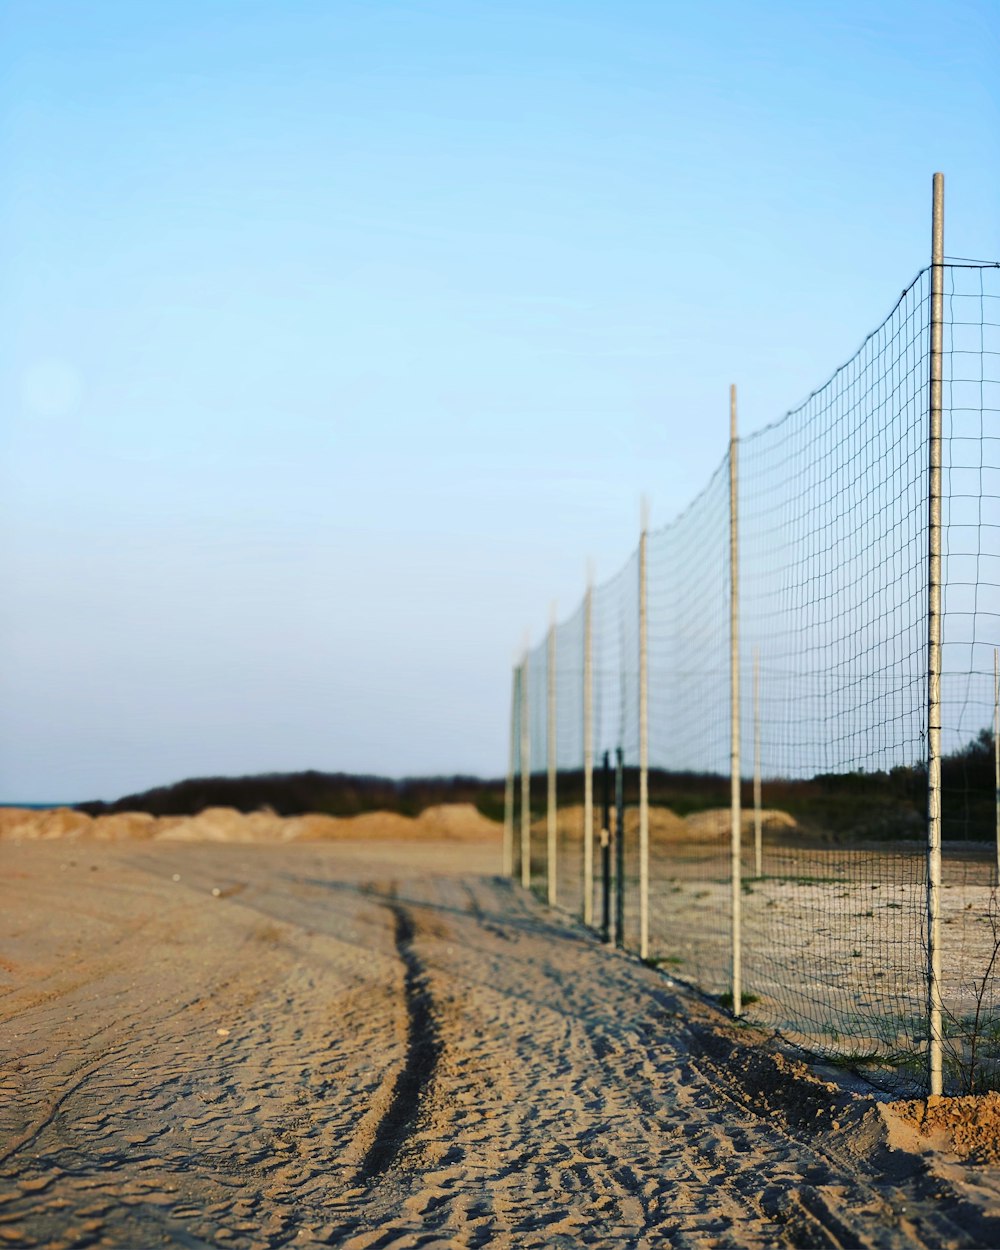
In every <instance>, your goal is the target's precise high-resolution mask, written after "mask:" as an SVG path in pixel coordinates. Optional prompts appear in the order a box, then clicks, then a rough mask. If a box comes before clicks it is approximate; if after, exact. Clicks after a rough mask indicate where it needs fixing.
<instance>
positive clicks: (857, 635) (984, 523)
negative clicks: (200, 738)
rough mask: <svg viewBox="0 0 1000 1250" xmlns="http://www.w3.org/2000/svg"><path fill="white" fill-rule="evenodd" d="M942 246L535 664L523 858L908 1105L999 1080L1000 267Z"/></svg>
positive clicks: (510, 830)
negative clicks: (958, 257) (869, 329)
mask: <svg viewBox="0 0 1000 1250" xmlns="http://www.w3.org/2000/svg"><path fill="white" fill-rule="evenodd" d="M935 192H936V195H935V203H936V210H937V211H936V218H935V228H934V238H935V246H936V249H937V250H936V251H935V253H934V254H933V258H932V264H931V265H930V266H929V267H928V268H927V269H925V270H923V271H922V272H921V273H919V274H918V275H917V277H916V279H915V280H914V281H913V282H912V283H911V284H910V285H909V286H908V287H907V289H906V290H905V291H904V292H903V294H902V296H901V297H900V298H899V300H898V301H897V303H896V305H895V307H894V308H893V309H892V311H891V313H890V314H889V316H888V317H887V318H886V319H885V321H884V322H883V323H882V324H881V325H880V326H879V328H878V329H877V330H875V331H874V332H873V333H872V334H871V335H869V337H868V338H867V339H866V340H865V342H864V343H863V345H862V347H861V348H860V349H859V351H858V352H857V354H856V355H855V356H854V357H853V358H852V359H851V360H849V361H848V362H847V363H846V364H845V365H843V366H842V367H841V368H840V369H838V370H837V372H836V373H835V374H834V375H833V376H832V377H831V378H830V380H829V381H828V382H827V383H826V384H825V385H824V386H822V387H821V388H820V389H819V390H817V391H816V392H815V393H814V394H812V395H811V396H810V397H809V399H808V400H806V402H805V403H804V404H802V405H800V406H799V407H798V408H796V409H794V410H793V411H791V412H789V413H787V414H786V415H785V416H784V417H782V418H781V419H780V420H779V421H776V422H775V423H774V424H772V425H770V426H768V427H767V428H766V429H763V430H761V431H759V432H758V433H756V434H753V435H752V436H750V437H748V438H745V439H741V440H740V439H737V438H736V436H735V393H733V396H732V416H733V437H732V438H731V440H730V446H729V451H728V453H727V455H726V457H725V458H724V459H723V461H722V463H721V464H720V466H719V468H718V470H717V471H716V473H715V474H714V475H713V477H712V478H711V480H710V481H709V483H708V484H707V486H706V487H705V489H704V490H703V491H702V493H701V494H700V495H699V496H698V497H697V499H696V500H695V501H694V502H693V503H692V504H691V506H690V507H689V508H688V509H687V510H686V511H685V512H684V513H683V514H682V515H680V516H679V517H677V519H676V520H674V521H673V522H672V523H671V524H670V525H667V526H666V527H664V528H662V529H658V530H654V531H652V532H647V528H646V525H645V522H644V523H643V526H642V534H641V538H640V543H639V548H638V550H637V551H636V552H635V553H634V554H633V555H632V556H631V558H630V559H629V560H628V562H627V563H626V564H625V566H624V567H623V568H622V569H621V571H620V572H619V573H618V574H616V575H615V576H614V577H613V578H611V579H610V580H609V581H607V582H605V583H603V584H601V585H598V586H593V587H589V588H588V589H587V592H586V594H585V596H584V599H583V601H582V603H581V604H580V606H579V607H578V609H577V611H576V612H575V613H574V614H573V615H572V616H571V617H570V618H569V619H567V620H565V621H562V622H560V623H554V624H553V625H552V627H551V628H550V630H549V631H548V634H547V635H546V637H545V639H544V640H543V641H542V642H541V643H540V644H539V645H538V646H536V647H535V648H534V649H532V650H530V651H528V652H527V654H526V655H525V657H524V659H523V662H522V663H521V664H519V665H518V667H517V669H516V670H515V674H514V683H513V700H512V717H511V764H510V776H509V779H508V791H507V794H508V806H507V821H506V837H505V867H506V869H507V871H509V872H511V873H513V874H515V875H517V876H519V877H520V880H521V881H522V883H523V884H524V885H526V886H532V887H534V888H536V889H538V890H539V891H540V892H541V893H542V894H543V896H544V897H546V898H547V900H548V901H549V903H550V904H553V905H556V906H560V907H564V908H566V909H569V910H571V911H573V912H576V913H578V914H579V915H580V917H581V919H583V921H584V922H585V923H587V924H591V925H594V926H595V927H596V928H598V929H599V930H601V931H602V932H603V933H604V934H605V936H607V938H608V939H609V940H611V941H615V942H617V943H618V944H619V945H622V946H624V947H626V948H628V949H630V950H632V951H634V952H636V953H637V954H639V955H640V956H641V957H643V958H646V959H648V960H650V961H651V962H654V963H656V964H658V965H660V966H663V967H665V968H667V969H669V970H670V972H671V974H672V975H673V976H676V977H677V978H679V979H683V980H686V981H688V982H690V983H691V984H693V985H695V986H697V987H699V988H700V989H702V990H703V991H705V992H707V993H709V994H713V995H718V996H719V997H720V998H722V999H723V1001H725V1002H727V1003H728V1004H729V1005H730V1006H731V1008H732V1010H733V1012H734V1013H735V1014H736V1015H741V1016H744V1017H746V1018H748V1019H750V1020H752V1021H755V1022H759V1023H762V1024H766V1025H768V1026H771V1027H773V1028H776V1029H777V1030H779V1032H780V1033H781V1034H783V1035H784V1036H785V1037H786V1038H787V1039H789V1040H790V1041H792V1042H794V1043H797V1044H799V1045H800V1046H802V1047H803V1048H805V1049H807V1050H809V1051H811V1052H813V1053H817V1054H822V1055H825V1056H828V1057H831V1058H839V1059H842V1060H844V1061H846V1062H849V1063H851V1064H852V1065H854V1066H856V1067H858V1068H861V1069H862V1070H864V1071H866V1072H868V1073H869V1074H870V1076H871V1077H872V1079H873V1080H876V1081H879V1082H882V1083H884V1084H885V1085H886V1086H887V1087H889V1088H892V1089H894V1090H899V1091H904V1090H905V1091H907V1092H911V1091H914V1090H919V1089H924V1088H926V1089H929V1090H930V1092H931V1093H938V1092H942V1090H943V1091H945V1092H948V1091H951V1092H957V1091H965V1090H975V1089H980V1088H986V1087H996V1086H997V1085H1000V978H998V976H997V974H998V972H1000V905H998V896H997V890H998V884H997V883H998V865H1000V755H998V748H997V728H998V725H997V720H998V694H997V678H996V675H995V671H996V663H997V661H996V646H997V644H1000V266H998V265H997V264H980V263H972V262H956V261H947V260H945V259H944V257H943V247H942V219H941V208H942V205H941V193H942V184H941V181H940V178H937V179H936V181H935Z"/></svg>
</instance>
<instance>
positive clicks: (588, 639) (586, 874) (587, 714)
mask: <svg viewBox="0 0 1000 1250" xmlns="http://www.w3.org/2000/svg"><path fill="white" fill-rule="evenodd" d="M593 585H594V583H593V577H592V576H591V575H589V574H588V577H587V596H586V598H585V599H584V601H583V923H584V924H587V925H589V924H593V923H594V670H593V641H594V639H593V615H592V610H593V598H594V590H593Z"/></svg>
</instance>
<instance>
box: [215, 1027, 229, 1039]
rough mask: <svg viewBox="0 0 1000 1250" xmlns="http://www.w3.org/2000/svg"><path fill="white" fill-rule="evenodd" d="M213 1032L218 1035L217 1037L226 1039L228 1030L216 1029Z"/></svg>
mask: <svg viewBox="0 0 1000 1250" xmlns="http://www.w3.org/2000/svg"><path fill="white" fill-rule="evenodd" d="M215 1031H216V1033H218V1035H219V1036H220V1037H228V1036H229V1030H228V1029H216V1030H215Z"/></svg>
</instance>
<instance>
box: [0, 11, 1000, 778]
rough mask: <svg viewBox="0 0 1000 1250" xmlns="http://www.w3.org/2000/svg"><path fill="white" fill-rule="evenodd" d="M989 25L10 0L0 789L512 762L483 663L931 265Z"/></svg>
mask: <svg viewBox="0 0 1000 1250" xmlns="http://www.w3.org/2000/svg"><path fill="white" fill-rule="evenodd" d="M998 65H1000V6H998V5H997V4H996V2H995V0H971V2H963V0H951V2H949V3H925V2H923V0H907V2H905V3H904V2H899V3H886V2H882V0H864V2H860V0H841V2H840V3H837V4H828V3H808V4H802V3H801V2H800V0H796V2H792V0H780V2H778V0H775V2H769V0H761V2H760V3H753V4H747V3H745V2H743V0H740V2H730V0H706V2H704V3H699V4H679V3H672V2H671V0H656V2H653V0H617V2H616V3H613V4H612V3H607V2H606V0H601V2H597V0H532V2H531V3H523V2H521V0H504V2H503V3H495V2H490V3H487V2H485V0H449V2H445V0H419V2H418V0H411V2H409V3H406V2H402V0H400V2H392V0H142V2H141V3H138V2H135V0H88V2H87V3H86V4H81V3H78V2H77V0H4V2H3V4H2V5H0V166H2V169H3V174H2V177H0V263H2V273H3V279H2V283H0V343H2V346H0V404H2V412H3V420H2V424H0V579H2V586H3V594H2V603H0V800H5V801H38V802H42V801H56V800H70V801H73V800H82V799H85V798H95V797H104V798H114V797H116V796H118V795H120V794H123V793H126V792H128V791H131V790H135V789H139V788H145V787H147V786H151V785H156V784H161V783H167V782H170V781H173V780H179V779H180V778H182V777H185V776H192V775H206V774H217V773H228V774H235V773H245V772H261V771H271V770H288V769H299V768H309V767H311V768H319V769H324V770H347V771H365V772H377V773H384V774H390V775H403V774H419V773H430V772H434V773H437V772H441V773H451V772H460V771H462V772H476V773H481V774H487V775H499V774H501V773H502V772H503V771H504V768H505V765H506V749H507V732H508V728H507V717H508V700H509V690H510V666H511V664H512V662H513V660H514V658H515V655H516V653H517V651H518V650H519V648H520V647H521V646H522V645H523V642H524V640H525V636H526V631H527V632H528V633H529V634H530V637H531V640H532V641H534V640H536V639H537V638H538V637H539V636H540V635H541V633H542V631H543V630H544V629H545V627H546V624H547V620H548V613H549V608H550V604H551V603H552V601H553V600H555V601H556V602H557V603H558V605H559V610H560V613H561V614H567V613H568V612H570V611H571V610H572V609H573V608H575V606H576V604H577V602H578V600H579V597H580V595H581V594H582V591H583V588H584V585H585V578H586V562H587V559H588V557H589V558H592V559H593V560H594V563H595V567H596V575H597V578H598V580H601V579H603V578H605V577H607V576H609V575H611V574H612V573H614V572H615V571H616V570H617V568H618V567H619V566H620V565H621V564H622V563H623V561H624V560H625V559H626V557H627V556H628V554H629V553H630V551H631V550H632V548H633V547H634V545H635V542H636V539H637V533H638V527H639V500H640V497H641V495H642V494H643V493H645V494H646V495H648V497H649V499H650V500H651V504H652V521H653V524H654V525H657V524H663V523H665V522H666V521H669V520H670V519H671V518H672V517H673V516H674V515H675V514H676V513H677V512H678V511H679V510H680V509H681V508H682V507H683V506H684V505H685V504H687V503H688V502H689V500H690V499H691V498H692V496H693V495H695V494H696V493H697V492H698V491H699V489H700V488H701V487H702V486H703V485H704V483H705V482H706V481H707V479H708V477H709V475H710V473H711V472H712V470H713V469H714V468H715V466H716V465H717V463H718V461H719V459H720V458H721V456H722V454H723V452H724V447H725V439H726V437H727V425H728V385H729V383H730V382H731V381H735V382H736V383H737V384H738V386H739V389H740V408H741V422H742V428H743V429H744V431H747V432H749V431H750V430H752V429H755V428H757V427H759V426H760V425H763V424H765V423H767V422H769V421H771V420H773V419H775V418H776V417H778V416H780V415H781V413H783V412H784V411H785V410H787V409H788V408H789V407H791V406H793V405H794V404H795V403H796V402H798V401H799V400H801V399H802V398H803V397H804V396H805V395H806V394H808V393H809V392H810V391H811V390H813V389H814V388H815V387H816V386H817V385H819V384H820V383H821V382H823V381H824V380H825V378H826V377H827V376H828V375H829V373H830V372H831V371H832V369H833V368H835V367H836V366H837V365H838V364H840V362H841V361H842V360H844V359H845V358H846V357H847V356H849V355H850V354H851V353H852V352H853V350H854V349H855V347H856V346H857V345H858V343H859V342H860V340H861V339H862V338H863V337H864V335H865V334H866V333H867V332H868V331H869V330H870V329H872V328H873V327H874V326H875V325H877V324H878V323H879V322H880V321H881V320H882V318H883V316H884V315H885V314H886V313H887V312H888V310H889V308H890V307H891V306H892V304H893V303H894V302H895V299H896V297H897V296H898V294H899V292H900V290H901V289H902V288H903V286H904V285H906V283H908V282H909V280H910V279H911V278H912V276H913V274H914V273H915V272H916V271H917V270H918V269H919V268H921V267H922V266H923V265H924V264H925V263H926V261H927V259H928V251H929V243H930V222H929V209H930V187H931V174H932V173H933V171H934V170H936V169H941V170H943V171H944V172H945V174H946V177H947V196H948V209H947V236H946V237H947V251H948V252H949V254H952V255H958V256H965V257H975V258H988V259H993V258H996V257H998V256H1000V71H998V68H997V67H998Z"/></svg>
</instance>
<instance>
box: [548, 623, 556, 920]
mask: <svg viewBox="0 0 1000 1250" xmlns="http://www.w3.org/2000/svg"><path fill="white" fill-rule="evenodd" d="M546 670H547V672H546V676H547V679H548V681H547V686H548V698H547V700H546V702H547V715H546V718H545V722H546V733H545V741H546V746H547V748H548V774H549V785H548V796H547V800H546V815H545V832H546V839H545V885H546V893H547V897H548V903H549V906H550V907H553V906H555V903H556V897H557V895H558V881H557V874H558V871H559V869H558V866H557V864H556V853H557V852H556V830H557V826H556V818H557V811H556V766H557V762H558V753H557V744H556V610H555V606H553V608H552V623H551V624H550V625H549V643H548V663H547V665H546Z"/></svg>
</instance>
